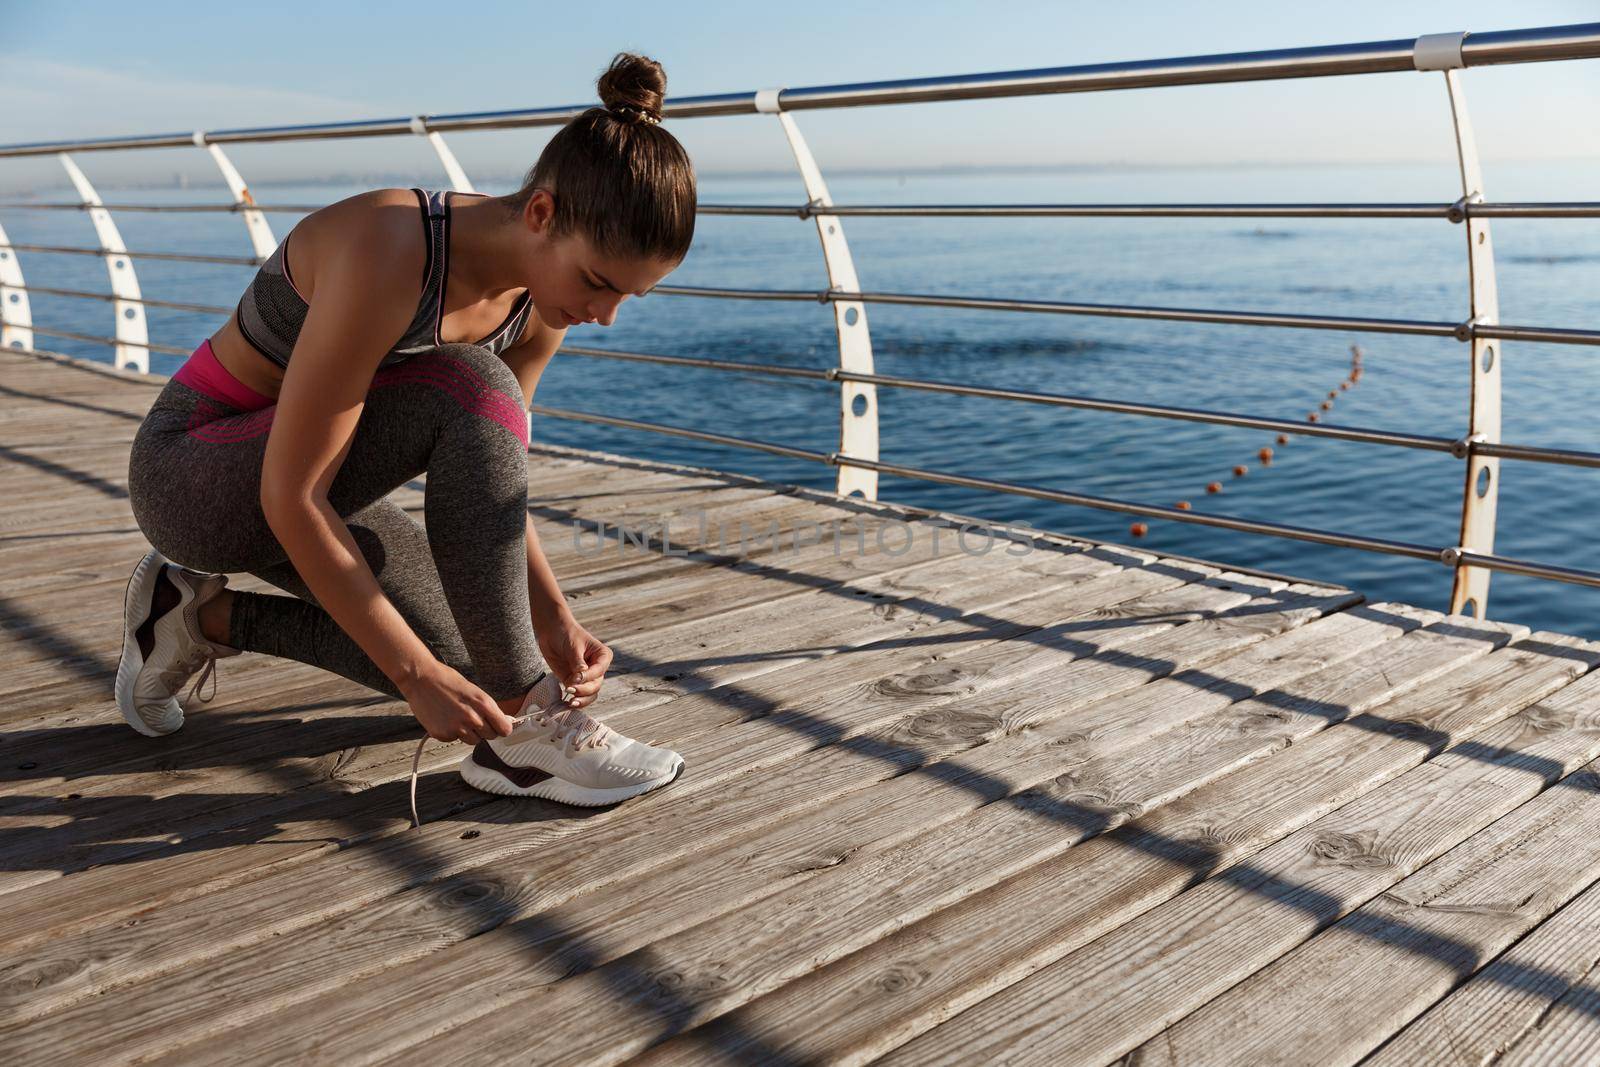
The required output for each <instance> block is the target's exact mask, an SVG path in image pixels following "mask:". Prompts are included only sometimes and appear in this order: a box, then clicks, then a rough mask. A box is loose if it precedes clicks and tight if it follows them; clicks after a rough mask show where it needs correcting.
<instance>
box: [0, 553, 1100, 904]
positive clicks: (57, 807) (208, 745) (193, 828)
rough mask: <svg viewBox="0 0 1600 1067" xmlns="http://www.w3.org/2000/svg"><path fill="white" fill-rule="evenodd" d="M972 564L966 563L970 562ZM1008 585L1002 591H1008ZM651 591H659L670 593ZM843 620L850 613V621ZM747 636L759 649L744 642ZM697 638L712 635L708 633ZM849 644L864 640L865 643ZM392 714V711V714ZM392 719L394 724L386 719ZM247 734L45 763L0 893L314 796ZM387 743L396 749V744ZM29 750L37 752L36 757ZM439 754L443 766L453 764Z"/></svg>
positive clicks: (907, 591)
mask: <svg viewBox="0 0 1600 1067" xmlns="http://www.w3.org/2000/svg"><path fill="white" fill-rule="evenodd" d="M1057 559H1059V560H1061V561H1062V562H1063V563H1064V564H1079V565H1081V563H1082V562H1084V560H1083V557H1082V556H1081V554H1078V555H1064V556H1060V557H1057ZM978 562H979V561H978V560H974V561H973V564H974V566H976V564H977V563H978ZM1002 566H1003V565H1001V564H992V565H990V566H989V569H988V571H987V572H985V573H979V574H977V575H975V576H974V577H973V578H972V579H971V580H970V581H966V582H962V581H959V580H957V579H956V576H955V575H952V574H950V573H949V567H948V566H947V565H946V564H944V563H943V562H942V561H936V562H934V563H931V564H925V565H923V567H922V568H921V569H922V570H925V571H931V572H932V573H930V574H929V576H928V578H927V580H926V581H924V582H922V583H907V584H905V585H902V586H897V587H896V588H895V589H894V591H893V592H892V593H888V594H882V596H883V598H884V599H879V600H869V599H859V598H858V599H854V600H852V599H848V598H842V599H840V600H839V601H838V602H837V604H838V607H837V610H834V611H832V612H831V613H829V614H827V615H826V616H825V618H826V620H827V622H828V624H829V625H832V626H834V627H837V628H838V629H839V630H840V631H849V632H851V633H852V634H853V635H867V634H870V633H871V632H873V631H872V626H873V624H874V623H877V622H879V618H878V617H879V615H880V613H881V611H882V608H883V607H884V605H885V604H889V603H894V602H896V601H899V600H905V599H908V598H910V597H912V596H913V595H915V594H916V593H918V592H927V593H929V594H931V595H934V596H936V597H937V604H938V607H939V608H940V609H941V610H940V612H939V613H938V615H936V616H933V618H935V619H938V618H939V617H942V616H943V615H946V614H954V615H957V616H960V615H965V614H968V613H970V612H971V611H980V610H992V608H993V607H994V606H995V603H996V601H997V600H998V601H999V602H1001V603H1003V602H1004V601H1005V600H1008V599H1013V598H1016V597H1019V596H1021V595H1022V594H1023V593H1024V592H1025V591H1026V592H1036V591H1037V589H1036V582H1037V579H1035V578H1033V577H1028V578H1019V577H1015V576H1011V575H1005V574H997V573H996V570H997V568H999V567H1002ZM1107 566H1108V565H1107ZM868 582H869V584H868V586H867V588H866V589H865V590H864V592H871V590H872V586H871V585H870V579H869V580H868ZM1008 589H1010V590H1012V591H1009V592H1008V591H1007V590H1008ZM663 595H670V590H668V591H667V592H666V593H664V594H663ZM730 599H731V598H730ZM916 614H918V612H917V611H916V610H914V609H913V610H909V611H908V612H907V613H906V615H907V617H914V616H915V615H916ZM642 615H643V613H641V616H642ZM852 615H854V616H857V617H854V618H853V617H852ZM645 622H647V620H643V619H642V620H641V624H644V623H645ZM729 632H730V635H735V634H737V635H743V636H744V637H745V639H746V641H747V642H750V647H748V649H747V652H748V653H749V654H751V655H754V654H756V653H757V652H758V651H759V652H760V653H761V654H762V656H763V665H764V666H766V667H767V668H768V669H775V668H776V667H777V666H778V665H780V663H781V660H779V659H776V658H774V657H773V655H772V653H773V652H775V651H777V650H778V649H781V648H782V647H783V645H782V643H781V641H778V640H775V639H774V637H773V636H772V635H771V634H769V633H765V632H764V631H760V630H758V629H754V628H751V627H748V626H740V625H738V624H735V625H734V626H732V627H730V631H729ZM758 635H759V636H760V641H759V646H760V647H759V649H758V648H757V647H755V643H754V642H753V640H752V639H753V638H755V637H757V636H758ZM705 636H713V634H711V633H709V632H708V633H707V634H705ZM861 640H862V642H863V643H864V642H865V637H864V636H863V637H862V638H861ZM318 673H320V672H318ZM355 688H356V690H357V692H360V691H361V690H360V689H359V687H355ZM624 692H627V690H626V689H625V690H624ZM645 703H646V702H644V701H638V700H635V701H634V702H633V706H634V707H640V706H643V705H644V704H645ZM401 711H402V712H403V711H404V709H403V707H402V708H401ZM367 716H368V717H374V716H376V717H380V718H381V719H387V720H389V721H388V722H373V723H371V724H368V723H367V722H366V721H365V719H361V720H360V721H354V722H352V721H349V720H348V719H346V720H343V721H340V722H339V723H337V724H336V725H337V726H339V727H341V728H342V730H341V736H340V737H339V738H338V742H339V743H340V744H341V745H353V744H358V743H360V742H359V739H360V737H361V733H362V731H363V730H366V731H367V732H369V733H376V734H377V736H378V737H380V738H381V737H383V736H385V735H387V736H390V737H398V736H405V735H407V734H409V733H411V732H412V728H411V726H410V723H408V722H406V721H405V720H404V718H403V716H397V715H395V714H394V708H393V707H380V708H377V709H374V710H371V711H368V712H367ZM358 718H359V717H358ZM608 718H609V716H608ZM395 719H400V721H399V722H395V721H394V720H395ZM682 724H683V720H682V718H681V717H679V716H676V715H675V716H674V717H673V722H672V725H673V726H674V728H675V733H674V735H673V737H674V740H675V741H677V740H681V739H682V737H683V736H684V732H683V730H682ZM249 733H250V734H251V735H253V736H252V738H251V739H249V740H247V741H246V742H245V744H244V746H243V747H244V748H245V750H246V751H248V752H249V753H250V756H249V759H248V761H247V762H244V763H243V765H238V764H235V762H234V760H235V759H238V758H240V757H242V756H244V753H243V752H239V751H238V750H239V748H240V747H241V746H239V745H237V744H235V745H232V746H223V747H224V751H222V752H219V751H217V745H216V743H215V742H216V740H217V739H216V737H215V731H207V732H206V733H205V734H202V735H200V736H198V737H186V738H184V739H183V740H184V743H183V744H182V745H180V746H179V748H178V749H177V750H174V749H173V748H172V747H171V746H170V745H169V744H167V743H166V739H163V741H162V742H160V743H158V744H157V745H149V746H140V747H141V748H148V749H150V750H151V751H159V752H160V753H161V763H162V764H163V766H170V765H171V761H172V760H173V759H174V758H181V757H180V755H179V754H180V753H184V754H189V755H192V756H195V757H200V758H203V759H204V760H205V761H207V762H209V763H211V764H212V767H213V769H211V770H210V771H209V772H208V771H205V770H194V771H191V772H190V773H188V774H186V775H184V776H182V777H178V776H174V775H172V774H171V773H170V772H169V771H167V770H164V769H163V770H157V771H154V772H152V773H148V774H145V775H137V774H135V775H127V774H124V775H114V776H113V775H108V774H106V770H107V765H113V766H114V765H116V764H117V763H118V762H119V760H120V762H122V763H124V764H126V763H127V762H128V760H129V755H128V747H127V745H126V739H125V738H122V737H120V736H118V737H108V736H104V735H102V737H101V739H100V740H101V742H102V743H101V744H100V745H90V746H83V745H79V746H76V748H75V750H74V752H73V757H74V759H75V760H76V761H77V766H79V767H82V768H84V769H87V770H91V771H92V773H93V775H94V778H93V779H91V781H90V782H89V783H87V784H84V783H81V782H77V781H74V780H72V779H70V778H67V776H68V772H69V771H70V770H71V768H70V767H64V766H62V764H61V762H60V761H59V760H54V761H52V762H51V764H50V765H51V766H52V767H53V768H54V769H55V770H56V771H57V773H58V774H59V775H60V776H61V777H63V778H67V781H65V782H64V783H63V787H62V789H60V790H56V791H55V793H56V795H53V796H38V795H35V796H32V797H19V798H14V799H13V801H12V802H10V803H7V804H6V806H5V809H4V810H5V814H4V816H3V817H0V832H3V833H7V834H8V836H9V838H10V841H11V844H10V847H9V848H8V855H7V864H6V866H7V868H8V870H7V871H6V872H0V893H6V892H13V891H15V890H17V889H19V888H25V887H28V886H33V885H36V884H38V883H40V882H42V881H47V880H50V879H51V878H53V877H57V876H59V875H61V874H65V873H69V872H72V871H75V870H80V869H83V868H85V867H88V866H91V865H93V864H97V863H110V862H125V861H126V860H127V859H128V858H129V857H130V856H135V855H139V854H141V853H145V852H151V851H157V850H162V849H164V848H166V847H168V846H170V845H172V844H174V843H175V836H176V835H179V834H180V833H181V847H184V848H189V847H192V843H193V842H194V841H195V839H196V838H197V837H199V836H201V835H202V833H205V832H216V831H218V830H221V829H226V828H228V827H231V826H234V825H237V824H239V823H241V822H244V821H248V820H253V819H259V818H262V817H264V816H265V815H267V814H268V813H269V812H270V811H272V810H273V809H287V808H289V807H290V806H291V805H299V804H305V803H309V802H312V801H313V800H315V799H316V796H315V795H307V796H298V797H296V796H292V795H291V796H290V797H277V798H275V797H274V793H275V792H282V791H285V790H292V789H294V788H295V786H296V785H298V784H302V783H307V782H308V783H311V784H321V783H322V782H324V781H325V780H326V764H327V760H325V759H324V758H321V757H316V758H312V759H306V760H299V761H291V762H290V763H289V764H288V765H285V764H284V763H283V762H281V761H279V760H275V759H273V760H272V762H271V764H270V765H269V766H264V767H262V768H261V769H260V770H255V769H254V768H253V767H252V766H251V763H252V762H265V761H267V760H269V759H272V758H273V757H276V756H279V755H280V754H285V753H283V750H284V749H285V748H288V749H290V750H293V751H299V750H301V747H302V746H303V742H302V741H297V740H295V739H294V738H292V737H291V736H289V735H287V734H284V733H283V732H282V731H272V732H265V731H263V730H261V729H256V730H253V731H249ZM264 733H265V734H266V737H267V738H270V739H273V740H276V741H277V745H276V747H273V746H271V745H270V744H269V745H268V746H266V747H264V748H263V746H261V744H260V741H259V740H256V739H257V738H261V737H262V736H263V734H264ZM228 747H232V748H233V749H234V750H235V753H236V754H235V755H234V756H233V757H232V758H230V757H229V755H228V754H227V752H226V749H227V748H228ZM397 747H399V748H401V749H403V748H405V747H408V746H406V745H399V746H397ZM40 755H41V757H42V756H43V755H44V754H43V753H41V754H40ZM408 757H409V753H405V752H403V751H397V752H394V753H393V754H392V760H391V761H392V762H394V763H395V764H397V765H396V766H394V767H392V768H390V770H389V775H388V776H389V777H393V776H396V775H398V773H399V772H400V771H401V769H402V768H401V766H399V764H401V763H402V762H404V761H408ZM449 758H450V759H451V760H452V761H453V759H454V757H449ZM342 770H343V771H344V773H347V774H348V773H355V774H361V775H362V776H363V777H365V776H366V775H370V774H372V773H373V772H374V771H377V770H379V769H378V768H375V767H373V766H371V765H370V764H367V765H365V766H361V765H357V766H354V767H351V766H343V767H342ZM34 788H35V790H37V784H34ZM68 788H70V789H71V790H72V791H73V792H72V793H71V794H70V797H69V798H68V799H63V798H62V797H61V795H60V794H61V793H63V792H65V790H66V789H68ZM127 794H136V795H139V796H141V797H143V798H144V799H145V801H146V802H145V803H142V804H138V805H130V804H126V803H122V804H116V803H115V801H116V799H117V798H118V797H122V796H125V795H127ZM186 798H188V799H187V800H186ZM97 803H107V804H109V805H110V808H109V810H106V811H104V812H102V813H99V814H97V815H96V816H95V817H94V818H87V817H85V814H86V813H87V812H90V811H97ZM45 811H49V812H57V813H59V814H56V815H55V816H54V818H41V814H40V813H41V812H45Z"/></svg>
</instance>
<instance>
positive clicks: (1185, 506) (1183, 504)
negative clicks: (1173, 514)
mask: <svg viewBox="0 0 1600 1067" xmlns="http://www.w3.org/2000/svg"><path fill="white" fill-rule="evenodd" d="M1172 506H1173V507H1175V508H1177V509H1178V510H1179V511H1188V510H1189V502H1188V501H1187V500H1180V501H1178V502H1177V503H1176V504H1174V505H1172Z"/></svg>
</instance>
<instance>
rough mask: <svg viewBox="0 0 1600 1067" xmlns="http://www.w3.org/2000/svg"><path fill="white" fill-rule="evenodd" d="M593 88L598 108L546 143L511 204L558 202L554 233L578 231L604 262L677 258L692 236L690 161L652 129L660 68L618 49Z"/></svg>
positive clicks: (673, 141)
mask: <svg viewBox="0 0 1600 1067" xmlns="http://www.w3.org/2000/svg"><path fill="white" fill-rule="evenodd" d="M599 89H600V100H601V103H603V104H604V105H605V106H604V107H591V108H589V109H588V110H586V111H585V112H584V113H583V114H581V115H579V116H578V117H577V118H575V119H573V120H572V121H571V122H569V123H567V124H566V125H565V126H563V127H562V128H561V130H560V132H558V133H557V134H556V135H555V136H554V137H552V138H551V139H550V143H549V144H547V145H545V147H544V151H543V152H541V153H539V161H538V162H537V163H535V164H534V165H533V169H531V170H529V171H528V174H527V177H525V178H524V179H523V181H522V188H521V189H519V190H518V191H517V192H516V193H514V194H512V196H511V198H510V206H511V207H512V209H513V210H515V211H517V212H519V213H520V212H521V210H522V209H523V208H524V207H525V206H526V205H527V203H528V199H529V198H530V197H531V196H532V195H533V192H534V190H535V189H538V188H543V189H546V190H548V191H549V192H550V193H551V195H552V196H554V198H555V217H554V219H553V220H552V221H551V233H552V235H553V236H558V237H559V236H564V235H566V234H569V233H572V232H574V231H576V232H579V233H582V234H583V235H584V236H585V237H587V238H588V239H589V242H590V244H592V245H593V246H594V248H595V251H597V252H599V253H600V254H601V255H603V256H621V257H634V256H644V257H649V258H655V259H664V260H672V261H678V260H681V259H683V257H684V256H685V255H686V254H687V253H688V251H689V244H690V242H692V241H693V240H694V218H695V177H694V164H692V163H691V162H690V161H689V153H688V152H686V151H684V148H683V145H681V144H679V143H678V139H677V138H676V137H674V136H672V134H670V133H668V132H667V131H666V130H664V129H662V128H661V127H660V126H659V125H658V123H659V122H660V121H661V101H662V98H663V97H664V96H666V92H667V75H666V71H664V70H662V69H661V64H660V63H657V62H656V61H655V60H653V59H650V58H648V57H647V56H639V55H633V54H632V53H629V52H619V53H617V55H616V56H615V57H614V58H613V59H612V60H611V65H610V66H609V67H607V68H606V70H605V71H604V72H603V73H602V74H601V75H600V83H599Z"/></svg>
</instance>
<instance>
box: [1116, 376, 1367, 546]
mask: <svg viewBox="0 0 1600 1067" xmlns="http://www.w3.org/2000/svg"><path fill="white" fill-rule="evenodd" d="M1360 380H1361V346H1360V345H1351V346H1350V374H1349V376H1348V377H1346V378H1345V379H1344V380H1343V381H1342V382H1340V383H1339V388H1337V389H1329V390H1328V399H1326V400H1324V401H1323V402H1322V403H1321V404H1320V405H1318V408H1317V410H1316V411H1308V412H1306V421H1307V422H1320V421H1321V420H1322V413H1323V412H1325V411H1332V410H1333V403H1334V401H1335V400H1338V399H1339V394H1340V393H1347V392H1349V391H1350V390H1351V388H1353V387H1354V386H1355V384H1356V383H1357V382H1359V381H1360ZM1277 443H1278V445H1279V447H1282V446H1283V445H1286V444H1288V443H1289V435H1288V434H1286V433H1280V434H1279V435H1278V438H1277ZM1273 456H1274V453H1273V450H1272V448H1271V447H1270V446H1267V445H1263V446H1261V447H1260V448H1259V449H1257V450H1256V462H1258V463H1260V464H1261V466H1263V467H1270V466H1272V460H1273ZM1249 473H1250V468H1249V467H1248V466H1246V465H1245V464H1243V463H1239V464H1236V465H1235V466H1234V468H1233V476H1234V477H1235V478H1243V477H1244V476H1245V475H1247V474H1249ZM1220 492H1222V483H1221V482H1207V483H1206V493H1207V494H1208V495H1212V496H1215V495H1216V494H1218V493H1220ZM1172 506H1173V507H1175V508H1177V509H1178V510H1179V511H1190V510H1193V507H1194V505H1192V504H1191V503H1189V501H1187V500H1180V501H1178V502H1177V503H1176V504H1174V505H1172ZM1128 532H1129V533H1131V534H1133V536H1135V537H1143V536H1144V535H1145V534H1147V533H1149V532H1150V526H1149V524H1148V523H1143V522H1136V523H1134V524H1133V525H1132V526H1130V527H1129V528H1128Z"/></svg>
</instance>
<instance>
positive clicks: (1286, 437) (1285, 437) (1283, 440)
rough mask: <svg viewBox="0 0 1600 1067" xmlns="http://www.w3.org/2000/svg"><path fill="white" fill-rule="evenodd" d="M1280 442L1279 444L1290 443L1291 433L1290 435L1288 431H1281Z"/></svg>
mask: <svg viewBox="0 0 1600 1067" xmlns="http://www.w3.org/2000/svg"><path fill="white" fill-rule="evenodd" d="M1278 443H1279V444H1280V445H1286V444H1288V443H1289V435H1288V434H1286V433H1280V434H1279V435H1278Z"/></svg>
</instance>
